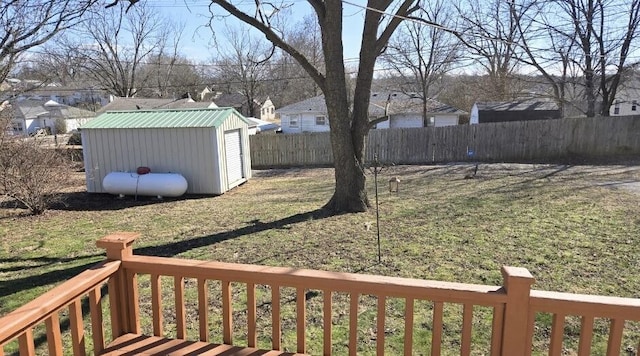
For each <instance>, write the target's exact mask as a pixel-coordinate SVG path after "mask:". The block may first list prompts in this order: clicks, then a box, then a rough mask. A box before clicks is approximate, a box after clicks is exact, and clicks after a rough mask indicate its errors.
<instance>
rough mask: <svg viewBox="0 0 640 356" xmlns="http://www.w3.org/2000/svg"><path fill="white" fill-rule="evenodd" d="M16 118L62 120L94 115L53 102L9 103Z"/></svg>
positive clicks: (25, 101)
mask: <svg viewBox="0 0 640 356" xmlns="http://www.w3.org/2000/svg"><path fill="white" fill-rule="evenodd" d="M11 106H12V107H13V109H14V111H15V114H16V117H18V118H22V119H35V118H37V117H47V116H49V117H52V118H64V119H77V118H89V117H94V116H96V113H95V112H93V111H89V110H84V109H80V108H76V107H73V106H68V105H64V104H59V103H57V102H55V101H53V100H48V101H46V102H45V101H44V100H34V99H25V100H16V101H13V102H11Z"/></svg>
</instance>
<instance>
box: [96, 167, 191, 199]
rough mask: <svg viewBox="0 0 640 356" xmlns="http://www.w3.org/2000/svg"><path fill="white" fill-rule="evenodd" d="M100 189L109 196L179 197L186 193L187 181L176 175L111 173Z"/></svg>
mask: <svg viewBox="0 0 640 356" xmlns="http://www.w3.org/2000/svg"><path fill="white" fill-rule="evenodd" d="M102 188H104V190H105V191H106V192H107V193H110V194H119V195H145V196H147V195H148V196H158V197H179V196H181V195H182V194H184V193H185V192H186V191H187V180H186V179H185V178H184V177H183V176H182V175H181V174H178V173H147V174H137V173H128V172H111V173H109V174H107V175H106V176H105V177H104V179H103V180H102Z"/></svg>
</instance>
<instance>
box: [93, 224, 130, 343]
mask: <svg viewBox="0 0 640 356" xmlns="http://www.w3.org/2000/svg"><path fill="white" fill-rule="evenodd" d="M139 236H140V234H138V233H134V232H118V233H114V234H111V235H107V236H105V237H103V238H101V239H100V240H98V241H96V245H97V246H98V247H100V248H103V249H105V250H106V251H107V260H110V261H124V260H126V259H127V258H129V257H131V256H133V242H134V241H135V240H136V239H137V238H138V237H139ZM129 279H130V280H129ZM137 298H138V287H137V283H136V278H135V276H132V277H131V278H127V274H126V272H125V270H124V268H123V267H122V266H120V269H119V270H118V272H116V273H115V274H114V275H113V276H112V277H111V278H110V279H109V304H110V309H111V329H112V333H113V337H114V338H116V337H118V336H122V335H124V334H126V333H129V332H133V333H139V329H140V324H139V322H138V321H137V319H138V303H137Z"/></svg>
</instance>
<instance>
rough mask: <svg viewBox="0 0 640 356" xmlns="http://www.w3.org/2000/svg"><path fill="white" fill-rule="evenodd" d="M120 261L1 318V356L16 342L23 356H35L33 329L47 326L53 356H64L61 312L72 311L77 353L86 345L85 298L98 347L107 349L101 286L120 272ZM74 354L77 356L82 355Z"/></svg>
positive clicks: (94, 269) (86, 273)
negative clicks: (59, 313) (84, 342)
mask: <svg viewBox="0 0 640 356" xmlns="http://www.w3.org/2000/svg"><path fill="white" fill-rule="evenodd" d="M120 264H121V262H120V261H104V262H100V263H98V264H97V265H95V266H93V267H91V268H89V269H88V270H86V271H84V272H82V273H80V274H79V275H77V276H75V277H73V278H71V279H69V280H68V281H66V282H64V283H62V284H61V285H58V286H57V287H55V288H53V289H51V290H50V291H48V292H46V293H44V294H42V295H41V296H39V297H38V298H36V299H34V300H33V301H31V302H29V303H27V304H25V305H23V306H22V307H20V308H18V309H16V310H15V311H13V312H11V313H10V314H8V315H6V316H3V317H2V318H0V354H3V346H4V345H5V344H7V343H9V342H11V341H13V340H15V339H16V338H17V339H18V343H19V350H20V354H21V355H33V354H35V344H34V337H33V329H34V328H35V327H36V326H38V325H40V324H42V323H44V324H45V326H46V335H47V343H48V346H49V354H50V355H62V354H63V350H62V342H61V330H60V320H59V319H60V318H59V315H58V312H59V311H60V310H62V309H64V308H66V307H69V321H70V325H71V335H72V338H73V340H74V350H78V352H79V353H80V354H83V351H79V350H80V348H81V347H83V345H81V344H82V343H83V342H82V340H83V329H84V327H83V321H82V306H81V298H82V297H83V296H88V298H89V299H90V309H91V315H92V320H93V322H92V328H93V329H94V330H93V335H94V347H97V348H98V349H99V344H103V345H104V340H102V337H101V336H100V335H102V334H103V327H102V322H101V319H102V318H101V313H102V309H101V302H100V301H101V299H102V295H101V291H100V289H101V286H102V285H103V284H104V283H105V282H106V281H107V280H109V278H110V277H111V276H112V275H114V274H115V273H116V272H117V271H118V270H119V269H120ZM79 353H76V352H74V354H79Z"/></svg>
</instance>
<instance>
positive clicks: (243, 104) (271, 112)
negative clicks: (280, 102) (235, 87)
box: [199, 87, 277, 121]
mask: <svg viewBox="0 0 640 356" xmlns="http://www.w3.org/2000/svg"><path fill="white" fill-rule="evenodd" d="M199 96H200V101H203V102H211V101H213V102H215V103H216V105H218V107H221V108H223V107H228V108H234V109H236V110H237V111H238V112H239V113H241V114H242V115H244V116H245V117H260V120H264V121H277V119H276V107H275V105H274V104H273V102H272V101H271V99H270V98H269V97H267V98H266V99H264V100H262V99H254V100H253V102H252V104H251V107H250V106H249V104H248V103H247V97H246V96H245V95H244V94H242V93H240V92H233V93H224V92H220V91H214V90H212V89H211V88H210V87H205V88H204V89H203V90H202V91H201V92H200V94H199Z"/></svg>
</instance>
